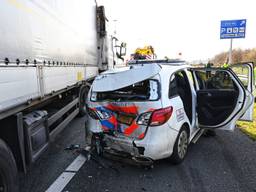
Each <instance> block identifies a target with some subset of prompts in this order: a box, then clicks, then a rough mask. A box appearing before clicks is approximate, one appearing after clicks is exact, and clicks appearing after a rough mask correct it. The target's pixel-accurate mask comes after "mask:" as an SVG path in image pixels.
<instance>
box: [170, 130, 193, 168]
mask: <svg viewBox="0 0 256 192" xmlns="http://www.w3.org/2000/svg"><path fill="white" fill-rule="evenodd" d="M188 134H189V133H188V131H187V129H186V127H185V126H182V127H181V129H180V132H179V134H178V136H177V138H176V141H175V144H174V147H173V152H172V155H171V157H170V160H171V162H172V163H173V164H179V163H181V162H182V161H183V160H184V159H185V157H186V154H187V151H188V142H189V136H188Z"/></svg>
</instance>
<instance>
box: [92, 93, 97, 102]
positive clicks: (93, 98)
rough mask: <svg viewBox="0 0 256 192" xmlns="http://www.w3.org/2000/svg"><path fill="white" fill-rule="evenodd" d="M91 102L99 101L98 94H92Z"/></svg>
mask: <svg viewBox="0 0 256 192" xmlns="http://www.w3.org/2000/svg"><path fill="white" fill-rule="evenodd" d="M91 100H92V101H96V100H97V93H96V92H92V93H91Z"/></svg>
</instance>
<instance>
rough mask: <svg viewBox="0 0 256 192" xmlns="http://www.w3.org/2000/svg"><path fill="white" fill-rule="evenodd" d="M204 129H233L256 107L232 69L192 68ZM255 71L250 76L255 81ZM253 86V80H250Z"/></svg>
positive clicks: (199, 117) (200, 123) (199, 118)
mask: <svg viewBox="0 0 256 192" xmlns="http://www.w3.org/2000/svg"><path fill="white" fill-rule="evenodd" d="M192 73H193V76H194V80H195V87H196V93H197V117H198V124H199V127H200V128H209V129H217V128H219V129H224V130H233V129H234V128H235V125H236V121H237V120H238V119H239V118H240V117H241V116H242V115H243V114H245V112H246V111H247V110H248V108H249V107H251V105H252V104H253V102H252V101H253V96H252V93H251V92H250V91H248V90H247V89H246V87H245V86H244V85H243V83H242V82H241V80H240V79H239V78H238V76H237V75H236V74H235V73H234V72H233V71H232V70H231V69H220V68H201V69H192ZM252 75H253V72H252V73H251V72H250V73H248V79H252ZM249 82H250V85H249V86H252V85H251V84H252V81H251V80H250V81H249Z"/></svg>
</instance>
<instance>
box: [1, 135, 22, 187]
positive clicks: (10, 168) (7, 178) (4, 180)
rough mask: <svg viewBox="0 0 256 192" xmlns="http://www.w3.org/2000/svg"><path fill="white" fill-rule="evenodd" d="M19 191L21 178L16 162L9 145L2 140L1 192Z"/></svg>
mask: <svg viewBox="0 0 256 192" xmlns="http://www.w3.org/2000/svg"><path fill="white" fill-rule="evenodd" d="M2 191H3V192H18V191H19V179H18V171H17V167H16V163H15V160H14V157H13V155H12V152H11V151H10V149H9V148H8V146H7V145H6V144H5V143H4V142H3V141H2V140H0V192H2Z"/></svg>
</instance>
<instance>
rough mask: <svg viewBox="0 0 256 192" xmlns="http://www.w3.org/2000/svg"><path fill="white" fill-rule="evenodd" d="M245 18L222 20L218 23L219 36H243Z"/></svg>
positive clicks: (228, 37) (230, 37) (227, 37)
mask: <svg viewBox="0 0 256 192" xmlns="http://www.w3.org/2000/svg"><path fill="white" fill-rule="evenodd" d="M245 29H246V19H240V20H224V21H221V25H220V38H221V39H233V38H245Z"/></svg>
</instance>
